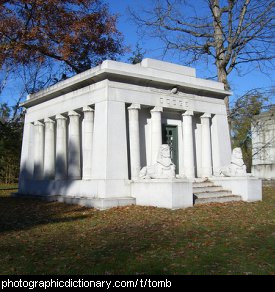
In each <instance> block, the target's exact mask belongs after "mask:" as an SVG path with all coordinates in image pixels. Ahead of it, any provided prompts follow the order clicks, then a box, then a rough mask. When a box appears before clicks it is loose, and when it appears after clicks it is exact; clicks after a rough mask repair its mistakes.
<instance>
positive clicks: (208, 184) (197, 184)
mask: <svg viewBox="0 0 275 292" xmlns="http://www.w3.org/2000/svg"><path fill="white" fill-rule="evenodd" d="M213 186H215V185H214V183H213V182H211V181H206V182H194V183H193V188H204V187H205V188H206V187H213Z"/></svg>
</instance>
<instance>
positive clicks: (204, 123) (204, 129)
mask: <svg viewBox="0 0 275 292" xmlns="http://www.w3.org/2000/svg"><path fill="white" fill-rule="evenodd" d="M210 118H211V114H207V113H205V114H204V115H202V116H201V140H202V145H201V151H202V152H201V159H202V161H201V176H202V177H210V176H212V155H211V129H210Z"/></svg>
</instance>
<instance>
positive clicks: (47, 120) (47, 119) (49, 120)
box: [44, 118, 55, 124]
mask: <svg viewBox="0 0 275 292" xmlns="http://www.w3.org/2000/svg"><path fill="white" fill-rule="evenodd" d="M44 123H45V124H54V123H55V121H53V120H51V119H50V118H46V119H44Z"/></svg>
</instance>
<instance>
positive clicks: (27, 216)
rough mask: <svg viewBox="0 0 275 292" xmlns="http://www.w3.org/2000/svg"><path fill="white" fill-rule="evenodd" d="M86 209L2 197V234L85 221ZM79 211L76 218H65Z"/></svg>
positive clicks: (29, 199)
mask: <svg viewBox="0 0 275 292" xmlns="http://www.w3.org/2000/svg"><path fill="white" fill-rule="evenodd" d="M85 209H86V208H84V207H81V206H76V205H64V204H59V203H56V202H45V201H41V200H39V199H31V198H18V197H9V196H5V197H0V233H2V232H8V231H20V230H26V229H30V228H32V227H35V226H39V225H41V224H48V223H59V222H70V221H75V220H79V219H84V218H86V216H84V215H80V214H81V211H84V210H85ZM75 211H77V214H78V215H76V216H71V217H70V216H63V215H65V214H66V213H72V212H75Z"/></svg>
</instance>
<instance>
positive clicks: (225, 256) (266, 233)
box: [0, 185, 275, 274]
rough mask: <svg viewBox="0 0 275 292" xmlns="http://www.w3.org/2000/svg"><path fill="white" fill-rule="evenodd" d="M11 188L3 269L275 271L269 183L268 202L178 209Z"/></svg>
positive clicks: (3, 198)
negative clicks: (53, 197) (33, 195)
mask: <svg viewBox="0 0 275 292" xmlns="http://www.w3.org/2000/svg"><path fill="white" fill-rule="evenodd" d="M0 187H2V188H4V187H5V186H3V185H2V186H0ZM13 187H14V186H13ZM9 193H10V190H4V191H0V274H275V259H274V256H275V220H274V219H275V189H274V188H271V187H266V188H265V189H264V197H263V202H257V203H244V202H236V203H227V204H209V205H204V206H196V207H194V208H188V209H185V210H177V211H170V210H166V209H158V208H153V207H139V206H130V207H120V208H114V209H111V210H107V211H96V210H94V209H87V208H83V207H80V206H76V205H65V204H61V203H56V202H43V201H39V200H34V199H23V198H12V197H10V195H9Z"/></svg>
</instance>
